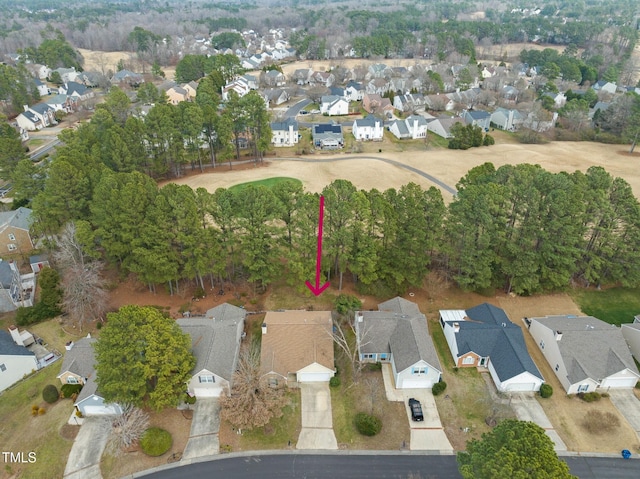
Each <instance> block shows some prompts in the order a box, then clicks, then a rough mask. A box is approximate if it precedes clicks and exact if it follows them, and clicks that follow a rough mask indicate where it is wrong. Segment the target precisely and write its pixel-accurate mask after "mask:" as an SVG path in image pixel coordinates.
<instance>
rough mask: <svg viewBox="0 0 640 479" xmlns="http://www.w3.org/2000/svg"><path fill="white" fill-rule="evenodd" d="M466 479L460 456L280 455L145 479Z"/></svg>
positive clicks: (636, 472) (621, 463)
mask: <svg viewBox="0 0 640 479" xmlns="http://www.w3.org/2000/svg"><path fill="white" fill-rule="evenodd" d="M565 460H566V461H567V463H568V464H569V467H570V469H571V473H572V474H574V475H576V476H578V477H579V478H580V479H637V478H638V477H640V460H639V459H630V460H624V459H622V458H608V457H605V458H600V457H567V458H565ZM410 474H413V475H414V476H413V477H419V478H420V479H461V476H460V474H459V473H458V468H457V465H456V458H455V456H430V455H409V454H403V453H400V454H395V455H388V454H385V455H374V454H367V455H358V454H319V455H309V454H285V455H282V454H278V455H266V456H260V455H255V456H242V457H226V458H221V459H219V460H215V461H209V462H200V463H196V464H189V465H186V466H182V467H177V468H173V469H166V470H164V471H159V472H155V473H152V474H148V475H144V476H142V475H135V476H134V477H144V478H145V479H192V478H193V479H201V478H203V477H224V478H225V479H252V478H260V479H289V478H290V479H294V478H295V479H324V478H331V479H336V478H338V479H343V478H344V479H360V478H362V479H387V478H389V479H391V478H394V479H407V478H408V477H410V476H409V475H410Z"/></svg>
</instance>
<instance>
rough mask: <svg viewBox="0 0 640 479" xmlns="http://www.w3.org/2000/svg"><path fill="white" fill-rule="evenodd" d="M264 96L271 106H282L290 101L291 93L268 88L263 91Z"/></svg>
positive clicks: (280, 89)
mask: <svg viewBox="0 0 640 479" xmlns="http://www.w3.org/2000/svg"><path fill="white" fill-rule="evenodd" d="M262 95H263V97H264V98H265V99H266V102H267V105H269V106H273V105H282V104H283V103H286V102H287V101H289V92H287V90H283V89H282V88H267V89H265V90H263V92H262Z"/></svg>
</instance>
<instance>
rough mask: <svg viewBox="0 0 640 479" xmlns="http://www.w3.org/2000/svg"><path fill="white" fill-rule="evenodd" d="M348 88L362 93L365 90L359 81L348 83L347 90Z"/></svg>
mask: <svg viewBox="0 0 640 479" xmlns="http://www.w3.org/2000/svg"><path fill="white" fill-rule="evenodd" d="M347 88H353V89H354V90H357V91H360V90H363V89H364V86H363V85H362V83H358V82H357V81H353V80H351V81H349V83H347V86H346V87H345V90H346V89H347Z"/></svg>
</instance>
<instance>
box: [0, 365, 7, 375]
mask: <svg viewBox="0 0 640 479" xmlns="http://www.w3.org/2000/svg"><path fill="white" fill-rule="evenodd" d="M6 370H7V367H6V366H5V365H4V363H3V364H0V373H3V372H5V371H6Z"/></svg>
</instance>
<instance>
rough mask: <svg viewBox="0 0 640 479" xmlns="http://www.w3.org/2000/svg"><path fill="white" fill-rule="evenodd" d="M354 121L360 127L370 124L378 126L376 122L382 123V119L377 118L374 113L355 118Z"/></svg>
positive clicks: (370, 125)
mask: <svg viewBox="0 0 640 479" xmlns="http://www.w3.org/2000/svg"><path fill="white" fill-rule="evenodd" d="M354 123H356V124H357V125H358V126H359V127H364V126H368V127H371V128H374V127H375V126H376V123H378V124H380V125H382V120H380V119H379V118H376V117H375V116H373V115H367V116H366V117H365V118H360V119H358V120H355V121H354Z"/></svg>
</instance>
